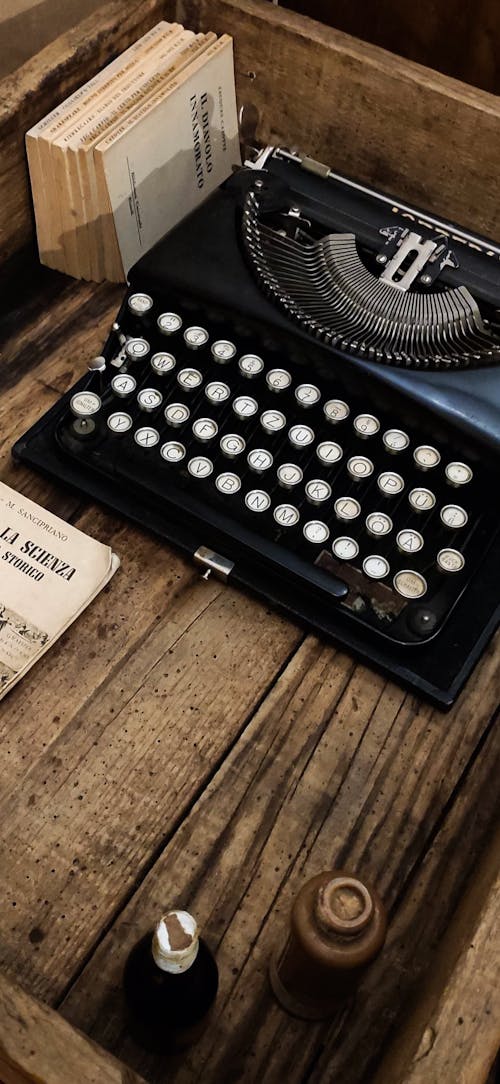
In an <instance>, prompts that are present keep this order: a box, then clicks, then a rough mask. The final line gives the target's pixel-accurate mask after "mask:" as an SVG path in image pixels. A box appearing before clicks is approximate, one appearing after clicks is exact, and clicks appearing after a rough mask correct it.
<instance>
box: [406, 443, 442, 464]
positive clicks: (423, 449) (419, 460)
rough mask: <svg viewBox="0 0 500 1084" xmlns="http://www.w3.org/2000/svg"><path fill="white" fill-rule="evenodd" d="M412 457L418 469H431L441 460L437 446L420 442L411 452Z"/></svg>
mask: <svg viewBox="0 0 500 1084" xmlns="http://www.w3.org/2000/svg"><path fill="white" fill-rule="evenodd" d="M413 458H414V460H415V463H416V465H417V467H419V468H420V470H432V468H433V467H437V466H438V464H439V463H440V462H441V456H440V454H439V452H438V450H437V448H433V447H432V445H431V444H420V445H419V446H418V448H415V451H414V452H413Z"/></svg>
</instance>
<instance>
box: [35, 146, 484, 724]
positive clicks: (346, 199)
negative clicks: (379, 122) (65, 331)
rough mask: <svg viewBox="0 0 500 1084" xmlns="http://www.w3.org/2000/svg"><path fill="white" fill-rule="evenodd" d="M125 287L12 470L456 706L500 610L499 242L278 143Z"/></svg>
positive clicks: (147, 259) (158, 249)
mask: <svg viewBox="0 0 500 1084" xmlns="http://www.w3.org/2000/svg"><path fill="white" fill-rule="evenodd" d="M193 254H196V259H194V258H193ZM129 278H130V285H129V291H128V293H127V296H126V298H125V300H124V302H123V304H122V306H121V309H120V312H119V313H118V315H117V319H116V321H115V323H114V325H113V328H112V330H111V333H110V335H109V337H108V340H107V342H106V344H105V346H104V348H103V358H104V362H103V365H102V366H101V368H100V370H99V371H98V372H97V371H93V372H92V373H90V374H87V375H85V376H84V377H82V380H81V381H80V382H79V384H78V385H77V386H76V387H75V388H73V389H72V390H71V392H69V393H68V394H67V395H66V396H65V397H64V398H63V399H62V400H61V402H60V403H58V404H56V406H55V407H53V408H52V410H51V411H49V413H48V414H47V415H46V416H45V417H44V418H42V419H41V421H40V422H39V423H37V425H35V426H34V427H33V428H32V429H31V430H30V431H29V432H28V433H27V434H26V435H25V436H24V437H23V438H22V439H21V440H20V441H18V443H17V444H16V446H15V449H14V453H15V455H16V456H18V457H19V458H21V459H23V460H24V461H26V462H29V463H31V464H32V465H33V466H36V467H39V468H41V469H44V470H46V471H49V473H51V474H53V475H55V476H57V477H60V478H62V479H64V480H65V481H66V482H69V483H71V484H73V485H76V486H78V487H79V488H81V489H83V490H84V491H85V492H87V493H89V494H91V495H92V496H94V497H96V498H97V499H100V500H103V501H105V502H106V503H108V504H109V505H111V506H112V507H113V508H115V509H116V510H118V511H119V512H121V513H123V514H126V515H128V516H130V517H131V518H133V519H134V520H136V521H138V522H139V523H141V524H142V525H143V526H145V527H147V528H150V529H152V530H154V531H155V532H157V533H158V534H160V535H161V536H162V537H164V538H165V539H167V540H169V541H173V542H175V543H177V544H178V545H180V546H182V547H183V548H184V549H185V550H187V551H188V552H189V553H191V555H193V556H194V558H195V560H196V561H197V563H198V564H200V566H202V568H203V570H204V574H205V575H208V574H210V573H213V574H216V575H217V574H218V575H220V576H222V578H223V579H228V578H230V579H231V581H233V580H234V581H235V582H237V583H238V582H239V583H241V584H243V585H245V586H249V587H251V588H253V589H255V590H257V591H258V592H260V593H261V594H262V595H264V596H265V597H266V598H268V599H270V600H271V601H274V602H275V603H276V604H277V605H279V606H282V607H285V608H286V609H287V610H288V611H289V612H291V613H292V614H293V615H295V616H297V617H299V618H300V619H302V620H303V621H305V622H307V623H308V624H309V625H312V626H313V627H315V628H317V629H319V630H320V631H323V632H325V633H327V634H329V635H331V636H333V637H334V638H335V639H336V640H337V642H339V643H340V644H342V645H344V646H345V647H346V648H347V649H348V650H350V651H352V652H354V653H356V654H357V655H358V656H361V657H362V658H364V659H366V660H367V661H368V662H371V663H373V664H374V665H376V666H378V667H380V668H382V669H383V670H384V671H385V672H387V673H388V674H390V675H391V676H393V677H395V678H396V680H399V681H401V682H403V683H404V684H406V685H409V686H410V687H413V688H415V689H417V690H418V691H419V692H421V693H423V694H424V695H426V696H428V697H430V698H431V699H432V700H433V701H434V702H436V703H438V704H439V705H440V706H442V707H447V706H449V705H450V704H451V703H452V702H453V701H454V699H455V697H456V696H457V694H458V692H459V690H460V688H461V687H462V685H463V683H464V681H465V680H466V678H467V676H468V674H469V673H470V671H471V669H472V667H473V666H474V664H475V662H476V661H477V659H478V658H479V655H480V654H481V652H482V650H483V649H484V647H485V645H486V643H487V641H488V639H489V637H490V636H491V634H492V632H493V631H494V629H495V627H496V625H497V624H498V618H499V604H500V591H499V577H498V567H499V561H500V539H499V528H500V508H499V497H498V495H499V486H498V477H499V456H500V318H499V313H500V303H499V298H500V249H499V248H498V247H497V246H496V245H494V244H492V243H490V242H488V241H486V240H484V239H483V238H478V237H475V236H472V235H470V234H468V233H467V232H466V231H464V230H462V229H461V228H460V227H458V226H454V225H453V224H451V223H448V222H444V221H440V220H437V219H435V218H433V217H432V215H431V214H430V213H427V212H420V211H418V210H417V209H415V208H409V207H407V206H405V205H403V204H401V203H399V202H398V201H397V200H396V199H394V200H393V199H391V198H388V197H386V196H384V195H382V194H380V193H378V192H376V191H373V190H371V189H368V188H366V186H361V185H358V184H356V183H355V182H353V181H351V180H349V179H348V178H343V177H341V176H339V175H336V174H335V173H333V172H332V171H331V170H330V169H329V168H328V167H325V166H322V165H321V164H318V163H316V162H314V161H312V160H310V159H307V158H300V157H298V156H296V155H292V154H289V153H288V152H286V151H282V150H279V149H268V150H267V151H266V152H265V153H263V154H262V155H261V156H260V158H259V159H258V160H257V162H256V163H255V165H254V166H252V167H247V168H244V169H242V170H240V171H238V172H237V173H235V174H234V176H233V177H232V178H230V180H229V181H227V182H226V183H225V184H224V185H223V186H222V187H221V189H219V190H218V191H217V192H216V193H215V194H214V195H212V196H211V197H209V199H208V200H207V201H206V202H205V203H204V204H203V205H202V206H201V207H200V208H199V209H197V210H196V211H195V212H193V213H192V214H191V215H190V216H189V217H188V218H187V219H185V220H184V222H182V223H181V224H180V225H179V226H177V227H176V228H175V229H174V230H173V231H172V232H171V233H170V234H169V235H168V236H166V237H165V238H164V239H163V240H162V241H160V242H159V243H158V244H157V245H156V246H155V247H154V248H153V249H152V250H151V251H150V252H149V253H147V255H145V256H144V257H143V258H142V259H141V260H140V261H139V263H138V264H136V265H135V267H134V268H132V270H131V272H130V276H129Z"/></svg>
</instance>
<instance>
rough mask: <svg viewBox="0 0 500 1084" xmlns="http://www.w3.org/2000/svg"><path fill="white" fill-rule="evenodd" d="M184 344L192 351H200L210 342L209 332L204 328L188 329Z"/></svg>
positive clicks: (185, 333)
mask: <svg viewBox="0 0 500 1084" xmlns="http://www.w3.org/2000/svg"><path fill="white" fill-rule="evenodd" d="M184 342H185V344H186V346H188V347H189V349H190V350H199V349H200V347H202V346H205V343H207V342H208V331H207V329H206V328H204V327H187V328H186V330H185V332H184Z"/></svg>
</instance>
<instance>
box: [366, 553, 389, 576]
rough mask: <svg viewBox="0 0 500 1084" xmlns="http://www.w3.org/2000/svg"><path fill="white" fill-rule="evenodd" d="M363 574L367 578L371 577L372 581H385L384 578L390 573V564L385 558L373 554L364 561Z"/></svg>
mask: <svg viewBox="0 0 500 1084" xmlns="http://www.w3.org/2000/svg"><path fill="white" fill-rule="evenodd" d="M363 572H364V574H365V576H369V577H370V579H371V580H383V579H384V576H387V575H388V573H389V562H388V561H386V559H385V557H381V556H380V554H378V553H373V554H371V555H370V556H369V557H365V559H364V561H363Z"/></svg>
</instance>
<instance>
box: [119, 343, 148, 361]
mask: <svg viewBox="0 0 500 1084" xmlns="http://www.w3.org/2000/svg"><path fill="white" fill-rule="evenodd" d="M150 349H151V348H150V345H149V343H148V342H146V339H129V340H128V342H126V343H125V353H126V355H127V357H128V358H130V361H138V360H140V359H141V358H147V356H148V354H149V351H150Z"/></svg>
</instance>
